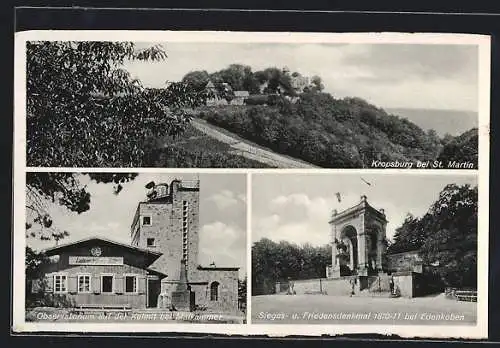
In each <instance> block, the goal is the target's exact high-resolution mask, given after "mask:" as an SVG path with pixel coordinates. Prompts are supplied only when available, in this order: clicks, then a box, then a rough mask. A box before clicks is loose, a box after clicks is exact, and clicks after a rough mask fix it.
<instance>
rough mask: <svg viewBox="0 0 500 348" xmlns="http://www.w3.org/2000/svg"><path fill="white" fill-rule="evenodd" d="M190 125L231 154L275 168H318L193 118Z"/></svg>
mask: <svg viewBox="0 0 500 348" xmlns="http://www.w3.org/2000/svg"><path fill="white" fill-rule="evenodd" d="M191 125H192V126H193V127H194V128H196V129H197V130H199V131H201V132H203V133H205V134H206V135H208V136H210V137H212V138H215V139H217V140H218V141H221V142H223V143H226V144H228V145H230V146H231V148H232V149H234V150H233V151H231V153H233V154H235V155H240V156H243V157H246V158H249V159H252V160H255V161H259V162H261V163H265V164H267V165H269V166H272V167H276V168H319V167H317V166H314V165H312V164H310V163H307V162H303V161H300V160H297V159H294V158H291V157H288V156H285V155H280V154H278V153H276V152H273V151H272V150H269V149H266V148H264V147H262V146H259V145H256V144H254V143H252V142H250V141H248V140H243V139H241V138H240V137H238V136H237V135H235V134H232V133H231V132H229V131H227V130H225V129H222V128H219V127H216V126H214V125H211V124H209V123H208V122H206V121H204V120H201V119H198V118H195V119H193V120H192V121H191Z"/></svg>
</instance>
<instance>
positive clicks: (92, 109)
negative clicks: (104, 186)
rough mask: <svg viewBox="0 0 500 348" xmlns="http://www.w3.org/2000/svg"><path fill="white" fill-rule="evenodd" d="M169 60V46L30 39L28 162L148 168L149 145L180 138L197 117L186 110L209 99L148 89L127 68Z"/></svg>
mask: <svg viewBox="0 0 500 348" xmlns="http://www.w3.org/2000/svg"><path fill="white" fill-rule="evenodd" d="M165 58H166V53H165V52H164V51H163V49H162V47H161V46H152V47H149V48H145V49H140V50H139V49H137V48H136V47H135V45H134V44H133V43H130V42H71V41H65V42H62V41H54V42H48V41H44V42H28V43H27V73H26V77H27V81H26V90H27V95H26V96H27V105H26V110H27V115H26V117H27V120H26V122H27V124H26V126H27V141H26V145H27V146H26V151H27V163H28V165H29V166H52V167H56V166H65V167H73V166H80V167H95V166H98V167H105V166H120V167H123V166H142V165H144V163H143V158H144V153H145V150H144V146H143V145H144V144H145V143H146V142H147V141H148V140H149V139H151V138H154V137H156V136H160V135H164V134H172V135H175V134H179V132H181V131H182V130H183V129H184V128H185V127H186V125H187V124H188V123H189V120H190V116H189V115H188V114H187V113H185V112H184V108H185V107H193V106H197V105H201V104H203V103H204V101H205V99H206V97H207V95H206V93H205V92H204V91H202V92H200V91H196V90H194V89H192V88H190V87H189V86H188V85H187V84H184V83H181V82H178V83H171V84H169V85H168V86H166V87H165V88H163V89H159V90H149V89H145V88H143V87H142V86H141V84H140V82H139V81H137V80H134V79H132V78H131V76H130V74H129V73H128V72H127V71H126V70H125V69H124V63H125V62H126V61H130V60H143V61H158V60H162V59H165Z"/></svg>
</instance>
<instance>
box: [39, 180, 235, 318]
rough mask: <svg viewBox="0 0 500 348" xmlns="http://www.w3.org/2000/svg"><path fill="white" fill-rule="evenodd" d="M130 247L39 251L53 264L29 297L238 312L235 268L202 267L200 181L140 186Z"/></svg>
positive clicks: (107, 243)
mask: <svg viewBox="0 0 500 348" xmlns="http://www.w3.org/2000/svg"><path fill="white" fill-rule="evenodd" d="M147 188H148V189H149V192H148V193H147V197H146V199H145V200H144V201H142V202H139V203H138V205H137V209H136V212H135V216H134V217H133V220H132V224H131V230H130V237H131V244H129V245H128V244H123V243H117V242H114V241H111V240H108V239H104V238H88V239H85V240H81V241H78V242H74V243H70V244H66V245H60V246H56V247H54V248H50V249H47V250H45V254H46V255H47V256H50V257H51V258H52V260H53V262H51V263H50V264H49V265H47V266H46V267H45V268H44V277H43V281H42V282H40V281H38V282H33V287H32V291H40V290H41V289H42V288H43V291H45V292H49V293H53V294H62V295H66V296H67V298H68V299H69V300H71V301H73V302H74V303H75V304H76V305H77V306H78V305H80V306H84V305H96V304H100V305H113V304H115V305H127V306H130V307H131V308H164V309H167V310H169V309H175V310H188V311H192V310H195V309H205V310H206V309H208V310H213V311H220V312H237V311H238V270H239V268H238V267H216V266H215V265H214V264H212V265H210V266H201V265H200V264H199V262H198V254H199V247H200V246H199V237H200V236H199V230H200V225H199V212H200V206H199V205H200V184H199V181H181V180H173V181H172V182H171V183H170V185H169V184H165V183H159V184H155V183H153V182H151V183H149V184H148V185H147Z"/></svg>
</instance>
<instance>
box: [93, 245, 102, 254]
mask: <svg viewBox="0 0 500 348" xmlns="http://www.w3.org/2000/svg"><path fill="white" fill-rule="evenodd" d="M90 254H91V255H92V256H101V254H102V250H101V248H99V247H93V248H92V249H90Z"/></svg>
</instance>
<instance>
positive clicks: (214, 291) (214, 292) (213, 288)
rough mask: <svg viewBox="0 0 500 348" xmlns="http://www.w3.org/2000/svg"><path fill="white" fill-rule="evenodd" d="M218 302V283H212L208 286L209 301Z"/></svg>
mask: <svg viewBox="0 0 500 348" xmlns="http://www.w3.org/2000/svg"><path fill="white" fill-rule="evenodd" d="M218 300H219V283H218V282H213V283H212V284H210V301H218Z"/></svg>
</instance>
